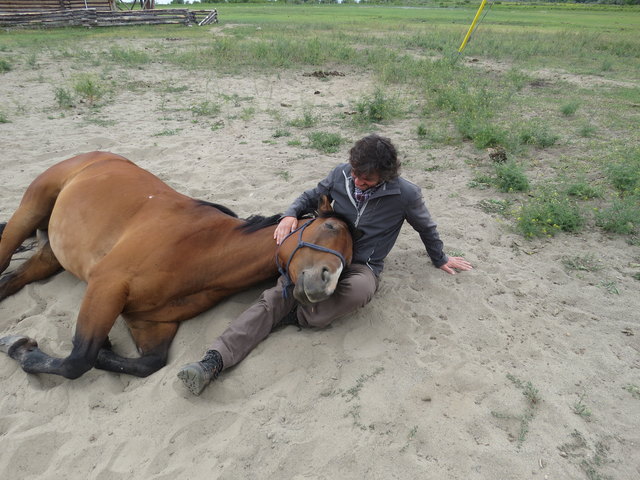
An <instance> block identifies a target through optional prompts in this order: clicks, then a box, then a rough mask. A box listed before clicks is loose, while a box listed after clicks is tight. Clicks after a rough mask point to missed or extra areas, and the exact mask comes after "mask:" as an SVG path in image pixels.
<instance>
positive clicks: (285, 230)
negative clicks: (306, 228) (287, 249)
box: [273, 217, 298, 245]
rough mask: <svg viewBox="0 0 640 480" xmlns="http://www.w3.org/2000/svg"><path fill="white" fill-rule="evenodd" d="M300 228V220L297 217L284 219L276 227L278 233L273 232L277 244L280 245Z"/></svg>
mask: <svg viewBox="0 0 640 480" xmlns="http://www.w3.org/2000/svg"><path fill="white" fill-rule="evenodd" d="M296 228H298V219H297V218H296V217H283V218H282V220H280V223H278V226H277V227H276V231H275V232H273V238H275V239H276V244H278V245H280V244H281V243H282V242H283V240H284V239H285V238H286V237H287V235H289V234H290V233H291V232H293V231H294V230H295V229H296Z"/></svg>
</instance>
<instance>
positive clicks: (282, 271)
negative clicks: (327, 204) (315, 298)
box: [276, 218, 347, 299]
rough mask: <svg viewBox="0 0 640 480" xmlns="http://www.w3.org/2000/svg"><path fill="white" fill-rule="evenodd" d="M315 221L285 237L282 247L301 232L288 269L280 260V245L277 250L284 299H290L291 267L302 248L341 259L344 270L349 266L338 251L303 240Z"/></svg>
mask: <svg viewBox="0 0 640 480" xmlns="http://www.w3.org/2000/svg"><path fill="white" fill-rule="evenodd" d="M315 220H316V219H315V218H312V219H311V220H309V221H308V222H305V223H304V225H302V226H300V227H298V228H296V229H295V230H294V231H292V232H291V233H289V234H288V235H287V236H286V237H284V240H282V242H281V243H280V245H282V244H283V243H284V242H285V241H286V240H287V238H289V237H290V236H291V235H293V234H294V233H296V232H299V233H298V244H297V245H296V248H294V249H293V252H291V255H290V256H289V260H287V265H286V267H284V268H283V266H282V264H281V263H280V258H279V256H278V252H279V251H280V245H278V249H277V250H276V265H277V266H278V272H280V275H282V276H283V277H284V289H283V290H282V297H283V298H285V299H288V298H289V289H290V288H291V287H293V281H292V280H291V276H290V275H289V266H290V265H291V261H292V260H293V257H294V255H295V254H296V253H297V252H298V250H300V249H301V248H303V247H308V248H311V249H313V250H318V251H320V252H325V253H331V254H333V255H335V256H336V257H338V258H339V259H340V262H342V267H343V268H344V267H345V265H346V264H347V261H346V260H345V258H344V255H342V253H340V252H338V251H337V250H332V249H330V248H327V247H323V246H322V245H316V244H315V243H309V242H305V241H303V240H302V234H303V233H304V231H305V229H306V228H307V227H308V226H309V225H311V224H312V223H313V222H314V221H315Z"/></svg>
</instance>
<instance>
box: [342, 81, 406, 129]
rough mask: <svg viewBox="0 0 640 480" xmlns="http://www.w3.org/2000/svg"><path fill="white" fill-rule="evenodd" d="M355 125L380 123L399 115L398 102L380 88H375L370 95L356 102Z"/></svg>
mask: <svg viewBox="0 0 640 480" xmlns="http://www.w3.org/2000/svg"><path fill="white" fill-rule="evenodd" d="M355 108H356V114H355V115H354V116H353V118H354V120H355V121H356V123H358V124H361V125H369V124H371V123H382V122H386V121H388V120H391V119H393V118H396V117H398V116H400V115H401V113H402V109H401V107H400V101H399V99H398V98H396V97H394V96H389V95H387V94H386V93H385V92H384V91H383V90H382V89H381V88H377V89H376V90H375V91H374V92H373V94H372V95H369V96H367V95H365V96H364V97H363V98H361V99H360V100H358V101H357V102H356V106H355Z"/></svg>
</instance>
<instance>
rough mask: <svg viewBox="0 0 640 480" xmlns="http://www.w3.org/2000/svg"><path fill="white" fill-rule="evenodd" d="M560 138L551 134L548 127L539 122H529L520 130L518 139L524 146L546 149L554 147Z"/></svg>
mask: <svg viewBox="0 0 640 480" xmlns="http://www.w3.org/2000/svg"><path fill="white" fill-rule="evenodd" d="M559 138H560V136H559V135H557V134H555V133H553V132H551V130H550V129H549V127H548V126H547V125H545V124H544V123H542V122H541V121H539V120H534V121H531V122H529V123H527V124H525V125H523V126H522V127H521V129H520V133H519V135H518V139H519V141H520V143H522V144H524V145H535V146H536V147H540V148H547V147H550V146H552V145H554V144H555V143H556V142H557V141H558V140H559Z"/></svg>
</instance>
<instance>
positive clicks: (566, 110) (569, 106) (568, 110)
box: [560, 100, 580, 117]
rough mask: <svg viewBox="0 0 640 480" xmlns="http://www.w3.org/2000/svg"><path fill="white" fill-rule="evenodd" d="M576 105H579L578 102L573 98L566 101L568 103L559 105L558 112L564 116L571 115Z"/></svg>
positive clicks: (576, 108)
mask: <svg viewBox="0 0 640 480" xmlns="http://www.w3.org/2000/svg"><path fill="white" fill-rule="evenodd" d="M578 107H580V102H577V101H575V100H573V101H571V102H568V103H565V104H564V105H562V106H561V107H560V112H561V113H562V115H564V116H565V117H572V116H574V115H575V114H576V112H577V111H578Z"/></svg>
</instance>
